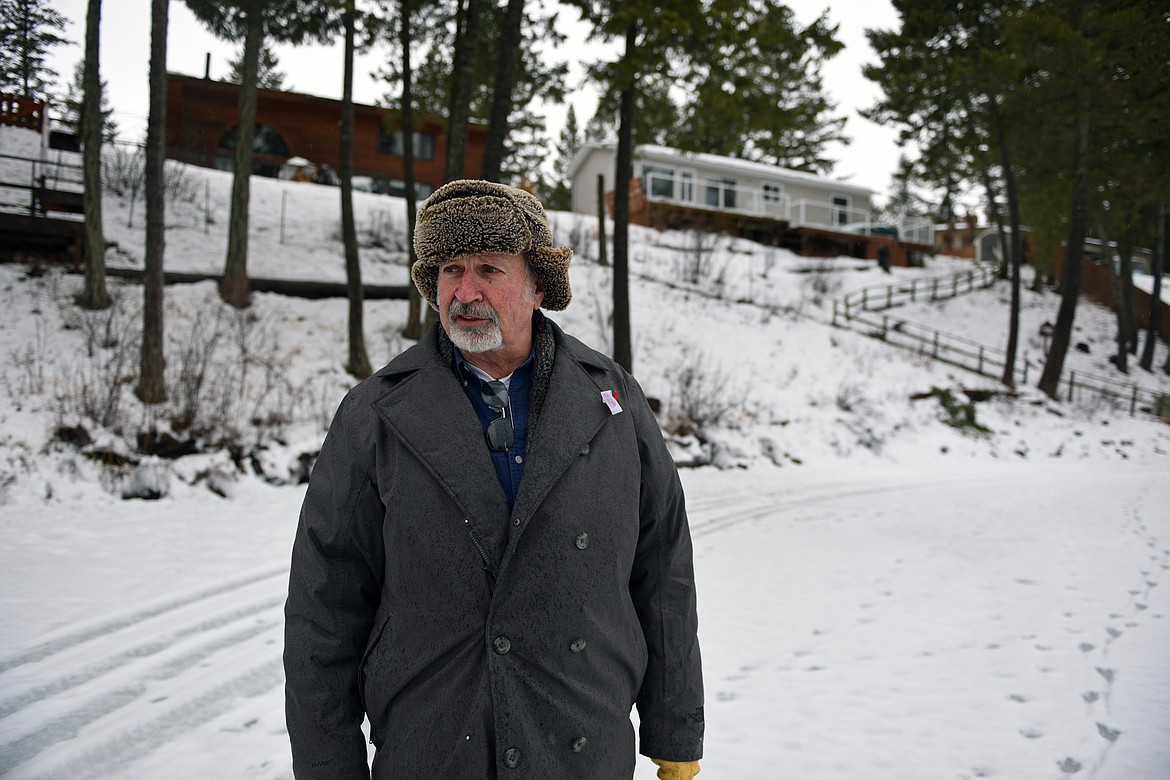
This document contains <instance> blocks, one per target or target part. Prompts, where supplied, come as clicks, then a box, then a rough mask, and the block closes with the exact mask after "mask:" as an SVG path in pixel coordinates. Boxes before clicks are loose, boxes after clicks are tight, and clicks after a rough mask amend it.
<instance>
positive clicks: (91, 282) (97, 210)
mask: <svg viewBox="0 0 1170 780" xmlns="http://www.w3.org/2000/svg"><path fill="white" fill-rule="evenodd" d="M101 22H102V3H101V0H89V2H88V3H87V5H86V14H85V77H84V85H85V93H84V94H85V100H84V104H83V107H82V117H83V122H82V127H81V153H82V158H81V160H82V179H83V181H84V182H85V193H84V197H83V201H84V209H85V255H86V257H85V286H84V287H83V289H82V292H81V300H80V304H81V306H82V307H83V308H86V309H105V308H108V307H109V306H110V304H111V303H113V301H112V300H111V298H110V294H109V292H108V291H107V290H106V237H105V231H104V229H103V226H102V121H101V110H100V109H101V96H102V80H101V72H100V70H99V69H98V62H99V61H100V47H99V43H98V42H99V40H100V37H101V36H100V33H101ZM91 107H92V108H91ZM95 109H96V110H95Z"/></svg>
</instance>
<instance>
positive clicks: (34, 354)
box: [4, 319, 50, 402]
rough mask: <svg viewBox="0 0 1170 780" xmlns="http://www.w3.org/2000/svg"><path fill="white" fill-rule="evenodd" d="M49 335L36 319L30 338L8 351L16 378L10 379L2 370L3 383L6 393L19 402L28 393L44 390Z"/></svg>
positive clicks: (33, 393)
mask: <svg viewBox="0 0 1170 780" xmlns="http://www.w3.org/2000/svg"><path fill="white" fill-rule="evenodd" d="M49 346H50V345H49V336H48V333H47V332H46V330H45V327H44V325H43V324H42V322H41V320H40V319H37V321H36V330H35V332H34V333H33V337H32V340H31V341H29V342H28V343H27V344H25V345H24V346H23V347H17V348H15V349H13V350H10V351H9V353H8V362H9V364H10V365H11V366H12V367H13V368H14V369H15V370H16V378H15V379H10V378H9V375H8V372H7V371H5V372H4V384H5V386H6V387H7V388H8V395H9V396H10V397H11V398H12V399H13V400H16V401H18V402H19V400H20V399H22V398H25V397H27V396H30V395H43V394H44V392H45V360H46V358H47V356H48V354H49Z"/></svg>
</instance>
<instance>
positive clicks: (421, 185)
mask: <svg viewBox="0 0 1170 780" xmlns="http://www.w3.org/2000/svg"><path fill="white" fill-rule="evenodd" d="M434 191H435V188H434V187H433V186H431V185H430V184H427V183H426V182H423V181H416V182H415V183H414V196H415V198H417V199H418V200H420V201H422V200H425V199H427V198H428V197H430V195H431V193H432V192H434ZM374 192H378V193H381V194H382V195H390V196H393V197H395V198H405V197H406V182H404V181H403V180H402V179H389V178H386V177H382V178H379V179H376V180H375V181H374Z"/></svg>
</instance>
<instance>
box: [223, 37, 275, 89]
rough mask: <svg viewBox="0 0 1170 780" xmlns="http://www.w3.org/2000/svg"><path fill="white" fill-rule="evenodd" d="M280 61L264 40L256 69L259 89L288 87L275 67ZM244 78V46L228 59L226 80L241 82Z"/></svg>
mask: <svg viewBox="0 0 1170 780" xmlns="http://www.w3.org/2000/svg"><path fill="white" fill-rule="evenodd" d="M279 66H280V62H279V61H277V59H276V52H274V51H273V50H272V46H271V45H270V44H269V43H268V41H265V42H264V43H263V45H261V47H260V60H259V64H258V66H257V71H256V86H257V87H259V88H260V89H290V88H291V87H286V86H285V84H284V78H285V75H284V74H283V73H281V72H280V71H279V70H278V69H277V68H278V67H279ZM243 78H244V48H243V47H240V51H239V53H238V54H236V56H235V57H233V58H232V59H230V60H228V77H227V80H228V81H230V82H231V83H232V84H240V83H242V81H243Z"/></svg>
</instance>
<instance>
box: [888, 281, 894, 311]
mask: <svg viewBox="0 0 1170 780" xmlns="http://www.w3.org/2000/svg"><path fill="white" fill-rule="evenodd" d="M886 308H887V309H892V308H894V285H892V284H891V285H890V286H889V287H887V288H886Z"/></svg>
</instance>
